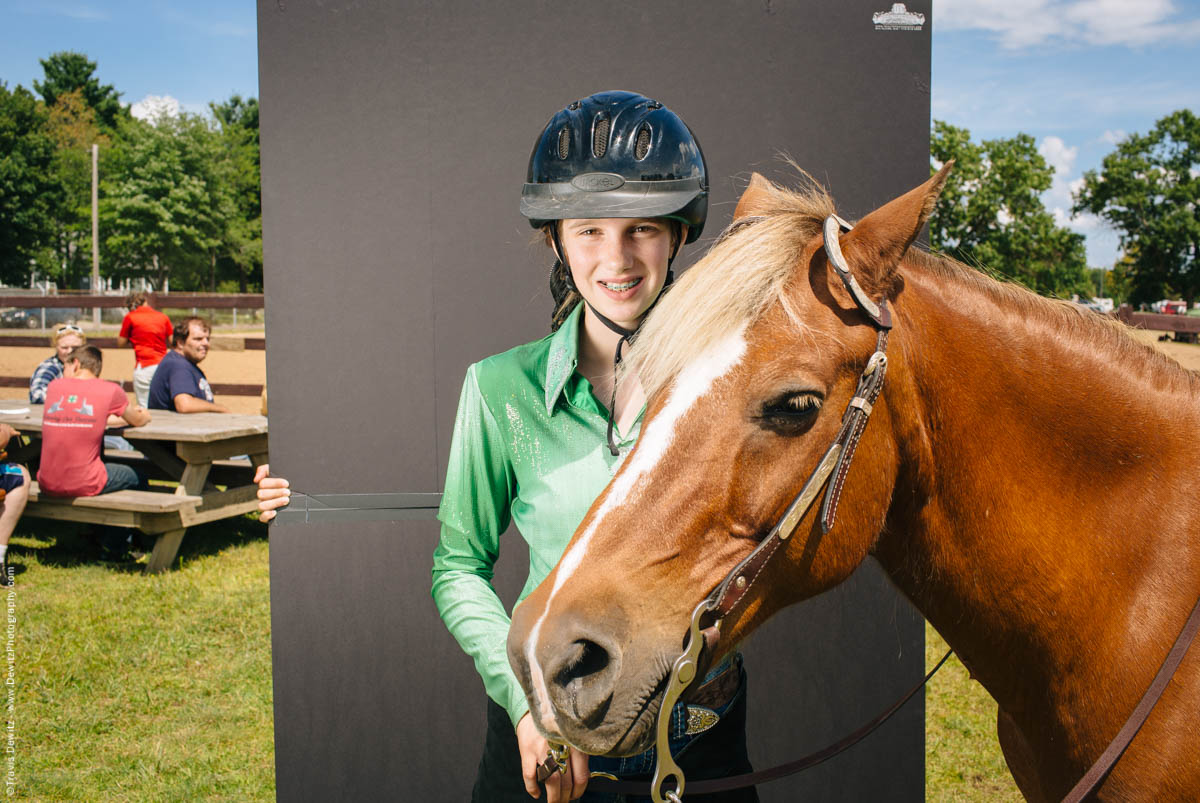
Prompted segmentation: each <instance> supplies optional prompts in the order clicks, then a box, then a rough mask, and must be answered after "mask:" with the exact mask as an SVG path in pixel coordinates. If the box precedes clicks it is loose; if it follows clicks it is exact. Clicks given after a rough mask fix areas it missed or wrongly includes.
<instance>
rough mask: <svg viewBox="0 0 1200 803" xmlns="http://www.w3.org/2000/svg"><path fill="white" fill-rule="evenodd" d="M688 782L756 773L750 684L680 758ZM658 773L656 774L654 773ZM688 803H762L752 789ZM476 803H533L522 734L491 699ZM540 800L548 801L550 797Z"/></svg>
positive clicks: (594, 802)
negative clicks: (750, 742) (749, 739)
mask: <svg viewBox="0 0 1200 803" xmlns="http://www.w3.org/2000/svg"><path fill="white" fill-rule="evenodd" d="M675 761H676V762H677V763H678V764H679V767H680V769H682V770H683V772H684V776H685V778H686V779H687V780H688V781H700V780H707V779H711V778H724V777H726V776H729V775H740V774H742V773H746V772H751V771H752V767H751V766H750V758H749V756H748V755H747V753H746V683H745V680H743V681H742V684H741V688H740V689H738V692H737V695H736V696H735V697H734V699H733V701H732V702H731V703H730V704H729V707H728V708H727V709H726V711H725V713H724V714H723V715H722V716H721V721H720V722H718V723H717V724H716V725H714V726H713V727H712V729H711V730H708V731H705V732H704V733H702V734H700V735H699V736H696V737H695V738H693V739H692V741H691V742H690V743H688V745H687V746H686V747H684V748H683V749H682V750H681V751H680V752H679V754H678V755H677V756H676V757H675ZM650 772H651V773H653V769H651V771H650ZM650 778H651V775H650V774H646V775H635V776H631V777H628V778H622V779H621V780H631V781H643V780H644V781H646V782H647V784H649V781H650ZM684 797H685V800H687V801H688V803H691V801H697V803H758V793H757V792H755V791H754V789H753V788H749V789H736V790H733V791H730V792H723V793H721V794H715V795H689V794H686V793H685V796H684ZM649 799H650V798H649V797H645V798H625V797H618V796H613V795H601V794H599V793H598V792H594V791H592V789H591V788H590V787H589V788H588V791H587V793H586V794H585V795H584V796H583V798H582V800H583V801H586V803H617V802H618V801H629V802H630V803H633V801H643V800H646V801H648V800H649ZM471 800H472V801H473V803H533V798H531V797H530V796H529V793H528V792H526V791H525V782H524V781H523V780H522V778H521V753H520V749H519V748H518V746H517V734H516V731H515V730H514V729H513V726H512V722H511V721H510V720H509V718H508V713H507V712H506V711H505V710H504V709H503V708H501V707H500V706H498V705H496V703H494V702H492V700H491V699H490V698H489V699H488V706H487V737H486V739H485V740H484V745H483V757H482V758H481V759H480V760H479V773H478V775H476V777H475V788H474V789H473V790H472V791H471ZM540 800H542V801H544V800H545V792H543V793H542V797H541V798H540Z"/></svg>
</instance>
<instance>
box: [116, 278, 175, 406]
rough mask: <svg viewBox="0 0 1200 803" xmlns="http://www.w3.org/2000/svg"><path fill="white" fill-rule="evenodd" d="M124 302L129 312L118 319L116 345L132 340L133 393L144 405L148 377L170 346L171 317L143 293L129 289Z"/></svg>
mask: <svg viewBox="0 0 1200 803" xmlns="http://www.w3.org/2000/svg"><path fill="white" fill-rule="evenodd" d="M125 306H127V307H129V312H128V313H126V315H125V319H124V320H123V321H121V331H120V333H119V334H118V335H117V348H125V347H126V346H127V345H129V344H131V343H132V344H133V357H134V360H135V362H134V366H133V395H134V397H135V398H136V399H137V402H138V404H140V405H142V406H143V407H145V406H147V405H148V404H149V398H150V380H152V379H153V378H154V372H155V371H157V370H158V364H159V363H160V362H162V358H163V355H165V354H166V353H167V349H168V348H170V342H171V332H172V329H173V327H172V326H171V319H170V318H168V317H167V316H166V315H164V314H163V313H161V312H159V311H158V310H156V309H154V307H152V306H150V303H149V302H148V301H147V300H146V294H145V293H142V292H137V293H130V294H129V296H128V297H127V298H126V299H125Z"/></svg>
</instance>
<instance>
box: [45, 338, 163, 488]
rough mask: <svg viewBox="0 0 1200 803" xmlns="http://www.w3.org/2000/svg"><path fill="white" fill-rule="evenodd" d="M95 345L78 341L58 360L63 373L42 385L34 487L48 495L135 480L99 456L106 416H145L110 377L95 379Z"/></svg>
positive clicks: (139, 421)
mask: <svg viewBox="0 0 1200 803" xmlns="http://www.w3.org/2000/svg"><path fill="white" fill-rule="evenodd" d="M103 365H104V362H103V357H102V356H101V354H100V349H98V348H96V347H95V346H79V347H78V348H76V349H74V350H73V351H72V352H71V353H70V354H69V355H67V358H66V360H64V366H63V376H62V377H61V378H59V379H55V380H54V381H53V382H51V383H50V386H49V387H48V388H46V408H45V410H44V411H43V413H42V459H41V467H40V468H39V469H38V475H37V480H38V487H39V489H40V491H41V493H44V494H48V495H50V496H95V495H97V494H102V493H109V492H111V491H119V490H123V489H125V488H133V487H136V486H137V485H139V484H141V478H140V477H139V476H138V474H137V472H136V471H134V470H133V469H132V468H130V467H129V466H126V465H121V464H117V463H105V462H104V461H103V460H101V459H100V454H101V449H102V447H103V442H104V430H105V429H106V428H107V427H108V426H109V416H114V417H115V416H120V418H121V419H123V421H122V420H118V421H116V422H114V423H115V424H116V425H117V426H122V425H123V424H128V425H129V426H133V427H140V426H142V425H143V424H146V423H147V422H149V421H150V413H149V412H147V411H146V409H145V408H144V407H142V406H141V405H133V406H131V405H130V404H129V399H128V398H127V397H126V396H125V391H124V390H122V389H121V386H120V385H118V384H117V383H116V382H108V381H105V380H103V379H100V370H101V368H102V367H103Z"/></svg>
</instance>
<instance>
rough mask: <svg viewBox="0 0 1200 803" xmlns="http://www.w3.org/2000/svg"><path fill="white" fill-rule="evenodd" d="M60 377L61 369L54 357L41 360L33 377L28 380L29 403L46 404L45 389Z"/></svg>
mask: <svg viewBox="0 0 1200 803" xmlns="http://www.w3.org/2000/svg"><path fill="white" fill-rule="evenodd" d="M60 376H62V369H61V368H60V367H59V362H58V360H57V359H55V358H54V357H49V358H47V359H45V360H42V361H41V362H40V363H39V364H38V367H37V368H36V369H34V372H33V376H32V377H30V378H29V402H30V403H31V404H45V403H46V388H48V387H49V386H50V383H51V382H53V381H54V380H55V379H58V378H59V377H60Z"/></svg>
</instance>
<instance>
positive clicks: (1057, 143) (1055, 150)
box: [1038, 137, 1079, 225]
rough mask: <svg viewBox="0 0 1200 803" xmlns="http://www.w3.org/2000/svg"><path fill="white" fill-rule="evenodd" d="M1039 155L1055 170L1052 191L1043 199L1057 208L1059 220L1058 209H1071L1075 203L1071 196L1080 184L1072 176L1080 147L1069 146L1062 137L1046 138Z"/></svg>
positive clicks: (1046, 193) (1047, 192)
mask: <svg viewBox="0 0 1200 803" xmlns="http://www.w3.org/2000/svg"><path fill="white" fill-rule="evenodd" d="M1038 153H1040V154H1041V155H1042V158H1043V159H1045V160H1046V164H1048V165H1050V167H1052V168H1053V169H1054V178H1052V179H1051V180H1050V189H1049V190H1047V191H1046V192H1045V194H1044V195H1043V198H1044V199H1045V200H1046V202H1047V205H1048V206H1050V207H1052V208H1055V218H1056V219H1057V217H1058V211H1059V210H1058V209H1057V208H1056V207H1064V208H1069V207H1070V206H1071V205H1072V203H1074V201H1073V200H1072V197H1071V195H1072V192H1073V190H1074V189H1076V188H1077V186H1078V182H1077V181H1072V180H1071V174H1072V173H1073V172H1075V159H1076V157H1078V156H1079V147H1078V146H1074V145H1067V143H1065V142H1063V140H1062V138H1061V137H1046V138H1045V139H1043V140H1042V142H1041V144H1040V145H1038ZM1059 225H1063V224H1062V223H1060V224H1059Z"/></svg>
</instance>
